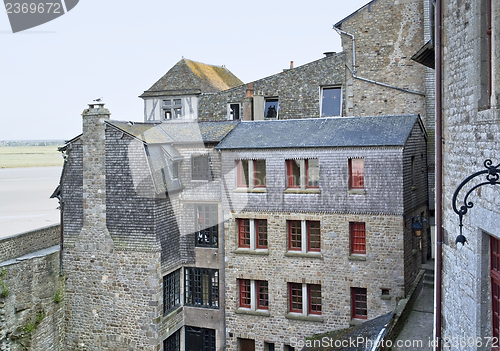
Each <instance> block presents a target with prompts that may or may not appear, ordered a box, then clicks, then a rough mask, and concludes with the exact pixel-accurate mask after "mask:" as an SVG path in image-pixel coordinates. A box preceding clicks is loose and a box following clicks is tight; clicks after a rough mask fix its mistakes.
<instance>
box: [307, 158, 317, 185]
mask: <svg viewBox="0 0 500 351" xmlns="http://www.w3.org/2000/svg"><path fill="white" fill-rule="evenodd" d="M306 162H307V186H308V187H313V188H316V187H318V186H319V161H318V159H317V158H314V159H310V160H306Z"/></svg>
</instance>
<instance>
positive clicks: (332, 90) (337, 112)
mask: <svg viewBox="0 0 500 351" xmlns="http://www.w3.org/2000/svg"><path fill="white" fill-rule="evenodd" d="M341 115H342V89H341V88H340V87H324V88H321V117H332V116H341Z"/></svg>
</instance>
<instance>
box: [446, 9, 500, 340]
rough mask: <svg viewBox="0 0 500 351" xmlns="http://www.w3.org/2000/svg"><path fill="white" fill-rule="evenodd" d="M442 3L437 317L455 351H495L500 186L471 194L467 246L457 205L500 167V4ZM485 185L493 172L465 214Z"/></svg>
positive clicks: (465, 223) (465, 224) (466, 220)
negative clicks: (489, 171) (490, 171)
mask: <svg viewBox="0 0 500 351" xmlns="http://www.w3.org/2000/svg"><path fill="white" fill-rule="evenodd" d="M441 3H442V34H441V37H442V46H443V56H442V74H443V90H442V101H443V104H442V125H443V133H442V135H443V144H442V150H443V154H442V160H443V168H442V170H443V182H442V191H443V196H442V201H443V207H442V208H443V212H442V216H443V222H442V227H443V238H442V252H443V255H442V287H441V289H442V290H441V291H442V305H441V308H442V314H441V316H437V317H438V318H439V317H440V318H441V320H440V322H441V332H442V338H443V345H444V347H445V345H452V343H454V342H455V341H454V340H458V341H459V343H458V344H456V343H455V344H454V346H453V349H456V350H491V349H495V347H498V343H496V342H495V339H489V341H488V339H487V338H491V337H494V338H498V337H499V331H498V328H499V322H500V320H499V314H498V312H499V300H498V287H499V284H500V280H499V279H500V278H499V277H500V274H499V271H500V268H499V267H498V256H499V245H498V243H499V240H500V231H499V227H498V222H499V221H500V210H499V205H500V188H499V187H498V186H495V185H491V184H487V185H483V186H480V187H478V188H477V189H476V190H474V191H473V192H472V193H471V194H470V196H469V197H468V199H467V202H472V203H473V207H469V208H468V211H467V213H466V214H465V215H463V232H462V234H463V235H464V236H465V238H466V239H467V242H466V243H465V245H462V244H461V243H458V244H456V243H455V241H456V238H457V235H458V234H459V231H460V225H459V224H460V221H459V216H458V215H457V213H455V211H454V210H453V207H452V205H453V203H452V201H453V195H454V192H455V190H456V189H457V187H458V186H459V184H460V183H461V182H462V181H463V180H465V179H466V178H467V177H469V176H471V175H473V174H474V173H475V172H478V171H482V170H485V171H486V167H485V165H484V161H485V160H487V159H489V160H491V161H492V164H491V165H488V166H490V167H494V166H497V165H498V164H499V163H500V157H499V153H498V150H499V148H500V144H499V135H500V114H499V110H498V101H499V93H500V56H499V55H500V51H499V50H498V47H499V45H500V37H499V33H500V32H499V31H500V27H499V20H498V18H499V16H500V2H499V1H498V0H481V1H451V0H443V1H441ZM492 177H493V179H495V177H498V175H497V176H495V175H492ZM481 182H487V179H486V174H483V175H480V176H478V177H475V178H474V179H473V180H471V181H469V182H468V183H467V184H466V185H465V186H464V187H463V188H462V190H461V191H460V192H459V193H458V197H457V201H456V203H455V204H456V206H457V209H458V210H459V209H460V208H461V206H464V197H465V195H466V193H467V192H468V191H469V190H471V189H473V187H474V186H475V185H477V184H479V183H481ZM497 184H498V183H497ZM437 186H439V184H438V185H437ZM438 303H439V301H438ZM452 338H456V339H452ZM472 339H474V340H475V342H471V340H472ZM496 340H498V339H496ZM460 341H462V343H461V344H460ZM493 343H496V345H495V344H493Z"/></svg>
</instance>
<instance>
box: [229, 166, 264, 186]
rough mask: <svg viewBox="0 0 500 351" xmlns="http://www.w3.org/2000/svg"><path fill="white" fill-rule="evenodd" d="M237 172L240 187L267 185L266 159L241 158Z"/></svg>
mask: <svg viewBox="0 0 500 351" xmlns="http://www.w3.org/2000/svg"><path fill="white" fill-rule="evenodd" d="M236 173H237V187H238V188H249V189H255V188H265V187H266V160H239V161H237V164H236Z"/></svg>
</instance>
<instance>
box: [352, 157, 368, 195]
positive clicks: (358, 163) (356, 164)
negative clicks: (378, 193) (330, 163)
mask: <svg viewBox="0 0 500 351" xmlns="http://www.w3.org/2000/svg"><path fill="white" fill-rule="evenodd" d="M349 188H350V189H364V188H365V174H364V161H363V159H362V158H351V159H349Z"/></svg>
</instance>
